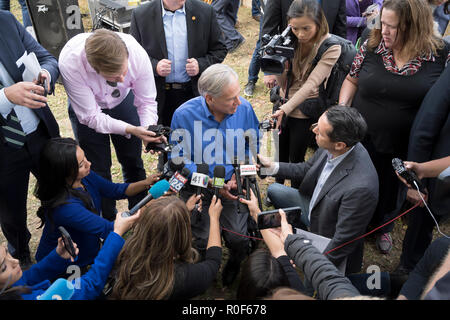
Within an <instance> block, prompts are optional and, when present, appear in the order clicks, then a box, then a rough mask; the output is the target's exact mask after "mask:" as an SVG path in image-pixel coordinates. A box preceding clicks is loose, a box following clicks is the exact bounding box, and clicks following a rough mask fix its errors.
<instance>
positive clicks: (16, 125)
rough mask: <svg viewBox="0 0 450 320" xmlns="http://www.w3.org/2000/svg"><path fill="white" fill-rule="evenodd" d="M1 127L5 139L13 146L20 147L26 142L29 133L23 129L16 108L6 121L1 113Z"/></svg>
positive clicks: (1, 86) (0, 86)
mask: <svg viewBox="0 0 450 320" xmlns="http://www.w3.org/2000/svg"><path fill="white" fill-rule="evenodd" d="M2 88H3V85H2V84H1V82H0V89H2ZM0 118H1V119H0V124H1V126H0V128H1V131H2V133H3V137H4V139H5V143H6V144H7V145H8V146H10V147H13V148H17V149H20V148H22V147H23V145H24V144H25V141H26V138H27V135H26V134H25V132H24V131H23V128H22V126H21V125H20V120H19V118H17V114H16V112H15V111H14V109H12V110H11V112H10V113H9V114H8V116H7V117H6V121H5V119H4V118H3V116H1V115H0Z"/></svg>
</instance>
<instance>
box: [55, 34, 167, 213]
mask: <svg viewBox="0 0 450 320" xmlns="http://www.w3.org/2000/svg"><path fill="white" fill-rule="evenodd" d="M59 68H60V70H61V76H62V80H63V84H64V87H65V89H66V92H67V95H68V98H69V118H70V121H71V123H72V129H73V131H74V134H75V138H76V139H77V140H78V142H79V144H80V147H81V148H82V149H83V150H84V152H85V154H86V157H87V158H88V159H89V161H91V162H92V167H91V168H92V170H94V171H95V172H97V173H98V174H100V175H101V176H103V177H104V178H106V179H108V180H111V164H112V162H111V149H110V140H111V142H112V144H113V145H114V149H115V150H116V155H117V159H118V161H119V163H120V164H121V166H122V172H123V178H124V181H125V182H128V183H131V182H135V181H139V180H142V179H145V177H146V175H145V169H144V166H143V161H142V158H141V152H142V144H141V140H142V142H143V144H144V146H145V145H147V143H149V142H159V141H160V139H161V138H155V137H154V135H155V134H154V132H152V131H148V130H147V129H146V128H147V127H148V126H149V125H151V124H156V123H157V120H158V116H157V103H156V100H155V98H156V88H155V80H154V76H153V69H152V65H151V62H150V59H149V57H148V55H147V52H146V51H145V50H144V49H143V48H142V46H141V45H140V44H139V43H138V42H137V41H136V40H135V39H134V38H133V37H132V36H131V35H128V34H123V33H116V32H113V31H110V30H105V29H99V30H96V31H95V32H93V33H82V34H79V35H76V36H75V37H73V38H72V39H70V40H69V41H68V42H67V44H66V45H65V46H64V48H63V49H62V51H61V54H60V57H59ZM144 196H145V192H144V193H143V194H140V195H138V196H135V197H132V198H130V199H129V207H130V208H131V207H132V206H133V205H134V204H136V203H137V202H139V201H140V200H141V199H142V198H143V197H144ZM115 212H116V210H115V201H114V200H109V199H103V203H102V215H103V217H105V218H107V219H114V217H115Z"/></svg>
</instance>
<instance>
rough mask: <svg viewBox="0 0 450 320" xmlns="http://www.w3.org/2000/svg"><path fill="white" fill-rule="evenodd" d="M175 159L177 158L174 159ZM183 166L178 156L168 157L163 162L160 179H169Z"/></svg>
mask: <svg viewBox="0 0 450 320" xmlns="http://www.w3.org/2000/svg"><path fill="white" fill-rule="evenodd" d="M175 159H177V160H176V161H175ZM183 168H184V161H183V160H182V159H180V158H174V159H169V161H167V162H166V163H165V164H164V167H163V171H162V174H161V179H166V180H169V179H170V178H171V177H172V176H173V175H174V173H175V172H177V171H181V170H182V169H183Z"/></svg>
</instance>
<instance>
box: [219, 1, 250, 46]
mask: <svg viewBox="0 0 450 320" xmlns="http://www.w3.org/2000/svg"><path fill="white" fill-rule="evenodd" d="M211 6H212V7H213V8H214V11H215V12H216V16H217V22H218V23H219V26H220V28H221V29H222V32H223V36H224V38H225V45H226V47H227V49H228V50H230V49H231V48H233V46H234V44H235V43H236V42H237V41H241V40H242V39H244V37H243V36H242V35H241V34H240V33H239V32H238V31H237V30H236V29H235V27H234V25H235V24H236V21H237V12H238V10H239V0H213V2H212V3H211Z"/></svg>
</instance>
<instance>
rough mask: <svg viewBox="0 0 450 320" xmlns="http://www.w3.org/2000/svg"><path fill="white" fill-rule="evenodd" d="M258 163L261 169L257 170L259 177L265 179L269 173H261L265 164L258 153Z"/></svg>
mask: <svg viewBox="0 0 450 320" xmlns="http://www.w3.org/2000/svg"><path fill="white" fill-rule="evenodd" d="M256 163H257V164H259V165H260V167H259V170H258V172H257V174H258V177H260V178H261V179H265V178H266V177H267V175H266V174H262V173H261V170H263V168H264V166H263V165H262V164H261V160H260V159H259V157H258V155H256Z"/></svg>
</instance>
